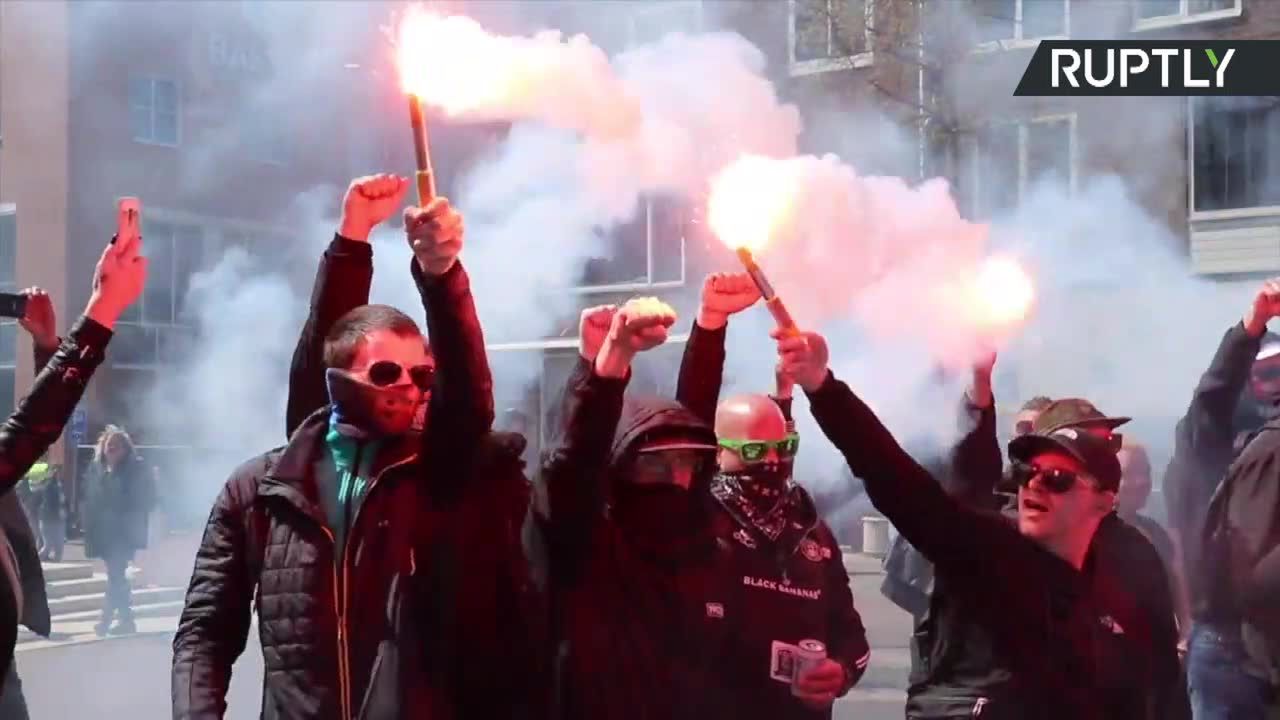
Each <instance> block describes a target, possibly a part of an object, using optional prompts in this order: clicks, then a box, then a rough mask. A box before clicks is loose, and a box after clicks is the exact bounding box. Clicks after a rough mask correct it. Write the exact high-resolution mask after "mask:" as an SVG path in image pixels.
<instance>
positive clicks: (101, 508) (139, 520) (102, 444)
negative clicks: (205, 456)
mask: <svg viewBox="0 0 1280 720" xmlns="http://www.w3.org/2000/svg"><path fill="white" fill-rule="evenodd" d="M154 504H155V488H154V487H152V477H151V472H150V470H149V469H148V468H147V466H146V465H145V464H144V463H143V462H142V459H141V458H139V457H138V455H137V452H136V450H135V449H134V445H133V440H132V439H131V438H130V437H129V434H128V433H126V432H125V431H124V430H123V429H121V428H119V427H116V426H115V425H108V426H107V427H106V429H104V430H103V431H102V434H101V435H99V436H98V444H97V446H96V447H95V448H94V450H93V460H92V464H91V465H90V466H89V472H88V477H87V482H86V483H85V504H84V508H83V513H84V523H85V527H84V530H85V543H84V545H85V553H84V554H85V556H86V557H90V558H99V559H101V560H102V562H103V564H104V565H106V567H107V592H106V595H105V597H104V598H103V603H102V617H101V619H99V621H98V624H97V625H96V626H94V632H96V633H97V634H98V637H105V636H106V635H107V634H108V633H110V634H112V635H126V634H129V633H133V632H137V626H136V624H135V622H134V617H133V601H132V592H131V591H130V588H129V578H128V574H127V573H128V569H129V563H131V562H133V556H134V554H135V553H136V552H137V551H139V550H142V549H144V548H146V546H147V518H148V516H149V515H150V513H151V510H152V507H153V506H154ZM116 617H118V618H119V622H118V623H117V624H116V625H115V626H112V625H111V622H112V620H113V619H115V618H116Z"/></svg>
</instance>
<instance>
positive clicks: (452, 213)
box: [404, 197, 463, 275]
mask: <svg viewBox="0 0 1280 720" xmlns="http://www.w3.org/2000/svg"><path fill="white" fill-rule="evenodd" d="M404 231H405V235H406V237H407V238H408V240H409V247H410V248H412V249H413V255H414V257H415V258H417V260H418V267H420V268H422V271H423V272H424V273H427V274H428V275H443V274H445V273H447V272H449V269H450V268H452V267H453V263H454V262H456V261H457V259H458V254H459V253H461V252H462V235H463V223H462V215H461V214H460V213H459V212H458V211H457V210H454V209H453V206H452V205H450V204H449V200H448V199H447V198H443V197H437V198H436V199H434V200H432V201H431V203H430V204H428V205H427V206H426V207H425V208H417V207H411V208H407V209H405V211H404Z"/></svg>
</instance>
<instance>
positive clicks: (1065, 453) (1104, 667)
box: [775, 333, 1173, 720]
mask: <svg viewBox="0 0 1280 720" xmlns="http://www.w3.org/2000/svg"><path fill="white" fill-rule="evenodd" d="M775 337H776V338H777V340H778V349H779V354H780V357H781V358H782V362H783V365H784V368H785V369H787V370H788V371H790V372H791V373H792V374H793V375H794V377H795V378H796V381H797V382H798V383H799V384H800V386H801V387H802V388H804V390H805V392H806V394H807V395H808V396H809V401H810V408H811V409H812V411H813V413H814V417H815V418H816V419H817V421H818V423H819V425H820V427H821V428H822V430H823V432H824V433H825V434H826V435H827V436H828V438H830V439H831V440H832V442H833V443H834V444H835V445H836V447H837V448H838V449H839V450H840V451H841V453H842V454H843V455H844V457H845V459H846V461H847V462H848V463H849V466H850V468H851V470H852V471H853V472H854V474H856V475H857V476H859V477H861V478H863V480H864V482H865V485H866V488H867V493H868V494H869V495H870V497H871V500H872V502H873V503H874V504H875V505H876V507H877V509H879V510H880V511H881V512H882V513H884V515H885V516H886V517H887V518H888V519H889V520H890V521H891V522H893V523H894V524H895V525H896V526H897V527H898V529H899V531H900V532H901V533H902V535H903V536H905V537H906V538H907V539H908V540H909V541H910V542H911V543H912V544H913V545H914V546H915V547H917V548H918V549H919V550H920V551H921V552H922V553H924V554H925V555H926V556H927V557H928V558H929V559H930V560H931V561H932V562H933V563H934V566H935V569H936V572H937V575H938V578H939V584H940V585H941V584H944V583H945V586H946V588H947V592H949V593H951V594H952V596H953V597H954V599H955V602H956V603H958V604H959V605H960V606H962V607H963V608H964V610H965V612H964V613H963V616H962V618H963V620H964V621H965V622H970V623H976V624H979V625H981V626H982V627H983V628H984V629H985V630H986V631H987V632H988V633H990V636H991V639H992V644H993V647H994V648H995V651H996V653H997V655H998V657H999V659H1000V660H1001V661H1002V662H1003V663H1004V664H1005V666H1006V667H1008V668H1010V669H1011V671H1012V672H1013V673H1014V682H1013V683H1012V684H1011V686H1010V687H1009V688H1008V694H1007V696H1006V697H1000V698H993V699H992V700H991V701H990V702H989V703H987V704H984V706H983V707H975V708H972V709H970V712H969V713H965V714H961V715H960V716H979V717H984V718H985V717H996V718H1005V717H1009V718H1025V717H1037V718H1073V719H1081V718H1085V719H1093V718H1107V719H1108V720H1110V719H1112V718H1114V719H1115V720H1121V719H1122V718H1123V719H1124V720H1133V719H1134V718H1149V719H1151V720H1155V718H1163V717H1166V715H1165V714H1163V710H1164V709H1163V707H1162V700H1161V698H1160V696H1159V693H1158V692H1156V691H1153V690H1152V688H1153V687H1154V686H1155V685H1156V684H1157V676H1158V671H1157V669H1156V665H1157V664H1158V660H1157V659H1156V658H1154V657H1153V654H1154V652H1155V650H1154V646H1153V644H1152V642H1151V638H1152V636H1153V634H1154V626H1155V624H1156V622H1157V620H1156V619H1155V618H1154V617H1153V616H1152V613H1150V612H1149V611H1147V610H1145V609H1144V608H1143V607H1142V605H1141V603H1140V602H1139V601H1138V599H1137V598H1136V597H1135V596H1134V594H1133V593H1132V592H1131V591H1130V589H1129V588H1127V587H1126V586H1124V585H1123V584H1121V583H1119V582H1117V581H1116V578H1114V577H1113V576H1111V575H1110V574H1109V573H1105V572H1101V571H1100V570H1099V568H1098V567H1097V563H1096V559H1095V558H1092V557H1091V556H1090V548H1091V545H1092V543H1093V539H1094V535H1095V534H1096V533H1097V532H1098V529H1099V527H1100V526H1101V525H1102V524H1103V522H1104V520H1105V518H1107V516H1108V515H1110V514H1111V512H1112V507H1113V505H1114V503H1115V491H1116V489H1117V488H1118V486H1119V481H1120V467H1119V463H1118V461H1117V460H1116V456H1115V452H1114V450H1113V449H1112V448H1111V446H1110V444H1109V443H1108V442H1107V441H1105V440H1103V439H1101V438H1098V437H1094V436H1093V435H1091V434H1089V433H1087V432H1084V431H1081V430H1079V429H1075V428H1070V427H1066V428H1061V429H1057V430H1054V431H1053V432H1051V433H1048V434H1043V435H1041V434H1029V435H1024V436H1022V437H1019V438H1016V439H1015V440H1014V441H1013V442H1012V443H1011V444H1010V446H1009V456H1010V459H1011V461H1012V462H1014V463H1015V470H1014V473H1013V476H1014V477H1015V478H1016V479H1017V481H1018V484H1019V489H1018V505H1017V513H1018V516H1017V519H1016V521H1015V522H1013V523H1011V522H1010V521H1009V520H1008V519H1006V518H1003V517H1001V516H999V515H997V514H994V513H984V512H981V511H977V510H973V509H971V508H967V507H965V506H964V505H963V504H961V503H959V502H957V501H956V500H955V499H953V498H951V497H949V496H948V495H947V493H946V492H944V491H943V490H942V489H941V488H940V487H939V485H938V483H937V481H936V480H935V479H934V478H932V477H931V476H930V475H929V473H928V472H927V471H925V470H924V469H923V468H921V467H920V465H919V464H917V463H916V462H915V461H914V460H913V459H912V458H911V457H910V456H909V455H908V454H907V453H906V452H905V451H903V450H902V448H901V447H900V446H899V445H898V443H897V442H896V441H895V440H894V438H893V437H892V435H891V434H890V433H889V432H888V430H887V429H886V428H885V427H884V426H883V424H882V423H881V422H880V421H879V420H878V419H877V418H876V417H875V414H874V413H873V412H872V411H871V410H870V408H868V407H867V406H866V404H865V403H863V402H862V401H861V400H859V399H858V398H857V397H856V396H855V395H854V394H853V393H852V391H850V390H849V388H848V386H846V385H845V384H844V383H842V382H840V381H839V380H837V379H835V377H834V376H833V375H832V373H831V371H830V369H829V368H828V367H827V362H828V355H827V350H826V343H825V340H823V338H822V337H821V336H820V335H817V334H815V333H801V334H799V335H796V336H784V335H781V334H777V333H775ZM1150 560H1151V562H1152V564H1155V565H1157V566H1158V564H1159V560H1158V558H1157V557H1156V555H1155V552H1154V550H1152V551H1151V558H1150ZM935 592H937V591H935ZM1168 614H1169V615H1170V616H1171V615H1172V610H1171V609H1170V610H1169V611H1168ZM1172 649H1173V648H1172V647H1170V648H1169V650H1170V652H1172Z"/></svg>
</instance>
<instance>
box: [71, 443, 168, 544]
mask: <svg viewBox="0 0 1280 720" xmlns="http://www.w3.org/2000/svg"><path fill="white" fill-rule="evenodd" d="M155 499H156V488H155V482H154V479H153V478H152V476H151V468H149V467H148V466H147V465H146V463H144V462H143V461H142V458H140V457H138V456H137V455H132V456H129V457H126V458H125V459H124V460H122V461H120V464H119V465H117V466H116V468H115V469H114V470H112V471H107V469H106V467H105V466H104V465H103V463H102V462H98V461H95V462H93V463H91V464H90V465H89V470H88V472H86V473H85V489H84V501H83V502H82V503H81V504H80V515H81V518H82V520H81V522H82V523H83V526H84V554H85V557H90V558H108V557H112V556H113V555H117V554H124V555H127V556H129V557H132V556H133V553H134V552H135V551H138V550H142V549H144V548H146V547H147V535H148V532H147V526H148V519H149V517H150V515H151V510H152V508H154V507H155Z"/></svg>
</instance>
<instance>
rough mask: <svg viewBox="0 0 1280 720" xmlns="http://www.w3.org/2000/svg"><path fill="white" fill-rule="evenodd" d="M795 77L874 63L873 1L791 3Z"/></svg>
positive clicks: (790, 34) (790, 33)
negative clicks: (872, 36)
mask: <svg viewBox="0 0 1280 720" xmlns="http://www.w3.org/2000/svg"><path fill="white" fill-rule="evenodd" d="M790 3H791V5H790V12H789V18H788V20H789V22H788V23H787V29H788V33H787V35H788V45H789V46H790V54H791V58H790V60H791V62H790V66H791V74H792V75H806V74H810V73H815V72H824V71H827V70H835V69H841V68H849V67H865V66H866V65H870V64H871V58H872V55H871V33H872V29H871V20H872V11H873V3H872V0H790Z"/></svg>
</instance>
